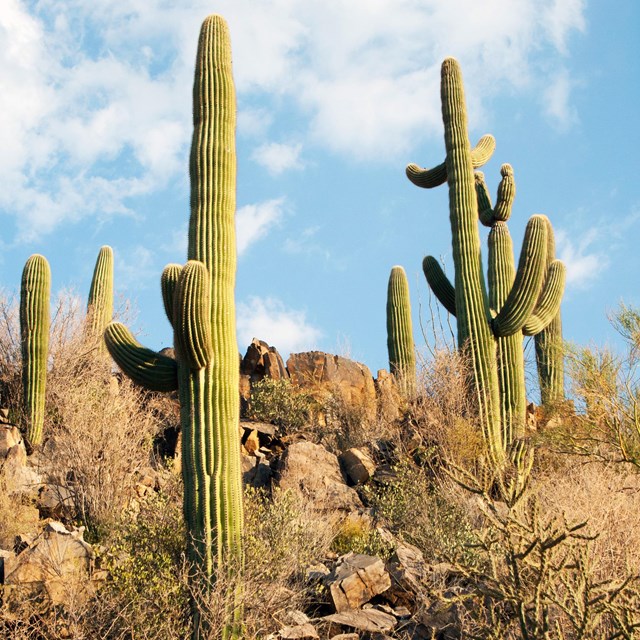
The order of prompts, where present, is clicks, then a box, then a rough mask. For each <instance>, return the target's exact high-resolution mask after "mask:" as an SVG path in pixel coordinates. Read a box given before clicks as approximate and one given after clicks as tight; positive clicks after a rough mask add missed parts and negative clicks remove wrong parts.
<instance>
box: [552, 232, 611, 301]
mask: <svg viewBox="0 0 640 640" xmlns="http://www.w3.org/2000/svg"><path fill="white" fill-rule="evenodd" d="M597 238H598V230H597V229H591V230H590V231H588V232H587V233H585V234H583V235H582V236H578V237H576V236H572V237H571V238H570V237H569V235H568V234H567V233H566V232H565V231H563V230H562V229H559V230H558V231H557V232H556V247H557V256H558V258H560V260H562V262H564V264H565V267H566V269H567V287H573V288H577V289H586V288H588V287H589V286H590V285H591V284H592V283H593V281H594V280H596V279H597V278H598V277H599V276H600V275H601V274H602V271H603V270H604V269H606V267H607V266H608V262H609V261H608V259H607V257H606V255H605V254H604V253H602V252H600V251H597V250H595V249H594V248H593V247H592V245H593V244H594V242H595V241H596V240H597Z"/></svg>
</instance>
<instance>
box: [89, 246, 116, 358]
mask: <svg viewBox="0 0 640 640" xmlns="http://www.w3.org/2000/svg"><path fill="white" fill-rule="evenodd" d="M112 317H113V250H112V249H111V247H109V246H107V245H105V246H104V247H101V248H100V251H99V253H98V258H97V260H96V266H95V268H94V270H93V278H92V279H91V288H90V289H89V299H88V302H87V331H88V333H89V335H90V336H92V337H98V336H99V337H100V345H101V347H102V345H103V344H104V343H103V341H102V334H103V333H104V330H105V328H106V326H107V325H108V324H109V323H110V322H111V319H112Z"/></svg>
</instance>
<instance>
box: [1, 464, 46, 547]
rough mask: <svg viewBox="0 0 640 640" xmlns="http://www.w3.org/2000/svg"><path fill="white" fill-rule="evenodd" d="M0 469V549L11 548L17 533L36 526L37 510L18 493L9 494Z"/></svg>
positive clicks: (27, 530) (33, 528) (31, 529)
mask: <svg viewBox="0 0 640 640" xmlns="http://www.w3.org/2000/svg"><path fill="white" fill-rule="evenodd" d="M3 475H4V474H3V473H2V472H1V471H0V549H11V548H12V547H13V543H14V539H15V537H16V536H17V535H18V534H21V533H26V532H30V531H35V530H36V529H37V528H38V518H39V514H38V510H37V509H36V508H35V507H34V506H33V505H32V504H29V502H28V500H24V499H23V498H22V497H20V496H19V495H15V494H13V495H12V494H10V493H9V492H8V491H7V486H6V482H5V478H4V477H3Z"/></svg>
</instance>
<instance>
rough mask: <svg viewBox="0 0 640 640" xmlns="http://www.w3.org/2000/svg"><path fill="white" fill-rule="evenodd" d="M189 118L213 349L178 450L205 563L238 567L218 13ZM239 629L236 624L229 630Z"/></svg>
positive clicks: (226, 105) (209, 25)
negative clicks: (192, 488) (189, 462)
mask: <svg viewBox="0 0 640 640" xmlns="http://www.w3.org/2000/svg"><path fill="white" fill-rule="evenodd" d="M193 116H194V130H193V140H192V145H191V160H190V174H191V218H190V221H189V252H188V257H189V259H190V260H198V261H200V262H201V263H202V264H204V265H205V267H206V269H207V271H208V273H209V276H210V285H209V286H210V290H209V300H210V303H209V308H208V313H207V316H208V321H209V323H210V327H211V340H212V343H213V348H214V353H213V355H212V357H211V358H210V359H209V360H208V362H207V364H206V366H205V367H204V368H202V369H199V370H198V372H197V374H196V373H194V372H191V373H190V388H191V389H192V394H193V395H192V397H193V399H194V401H197V402H198V405H197V408H198V409H200V408H201V409H202V410H192V411H191V423H190V425H189V427H188V428H187V429H185V430H188V431H190V432H191V433H192V434H193V438H192V439H191V441H190V439H189V438H187V439H185V440H183V456H185V454H186V457H187V458H191V459H193V460H194V461H195V463H196V468H197V470H196V472H195V475H196V476H197V477H198V483H197V485H196V487H197V489H196V493H195V500H194V501H193V502H194V504H195V507H196V513H195V519H196V522H195V523H194V524H196V531H197V530H198V528H199V523H203V529H204V531H203V537H204V539H205V541H206V542H207V546H206V553H205V555H204V557H203V558H202V562H203V565H204V568H205V569H206V571H207V572H211V571H212V570H213V569H214V568H216V567H217V568H218V569H222V567H225V566H230V567H231V568H232V570H233V571H238V570H240V568H241V565H242V529H243V511H242V472H241V468H240V438H239V421H240V401H239V391H238V390H239V384H240V383H239V375H240V373H239V364H238V363H239V361H238V346H237V341H236V325H235V297H234V296H235V293H234V290H235V275H236V237H235V208H236V202H235V195H236V193H235V185H236V155H235V117H236V103H235V91H234V86H233V80H232V73H231V45H230V40H229V34H228V29H227V25H226V23H225V22H224V21H223V20H222V19H221V18H219V17H217V16H213V17H210V18H208V19H207V20H206V21H205V22H204V24H203V26H202V30H201V33H200V42H199V45H198V56H197V60H196V72H195V81H194V89H193ZM174 328H175V327H174ZM184 426H185V427H186V425H184ZM194 448H195V450H194ZM183 459H184V457H183ZM184 478H185V485H186V484H187V483H189V482H192V481H193V480H194V474H193V473H191V472H190V471H189V467H187V468H186V470H185V476H184ZM200 487H201V488H200ZM185 515H186V516H187V517H189V516H188V514H187V513H186V514H185ZM187 521H188V520H187ZM209 540H211V544H208V542H209ZM227 578H233V576H227ZM238 613H239V612H238ZM236 617H237V616H236ZM237 632H238V630H237V628H235V630H234V631H233V633H232V635H233V636H234V637H235V635H236V633H237Z"/></svg>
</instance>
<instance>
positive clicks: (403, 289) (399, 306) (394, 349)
mask: <svg viewBox="0 0 640 640" xmlns="http://www.w3.org/2000/svg"><path fill="white" fill-rule="evenodd" d="M387 349H388V351H389V369H390V371H391V373H392V374H393V375H394V376H396V379H397V380H398V381H399V383H400V386H401V388H402V390H403V392H404V394H405V395H406V396H407V397H411V396H413V395H414V393H415V389H416V354H415V348H414V345H413V327H412V323H411V301H410V298H409V283H408V282H407V274H406V273H405V271H404V269H403V268H402V267H400V266H395V267H393V268H392V269H391V274H390V275H389V286H388V288H387Z"/></svg>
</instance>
